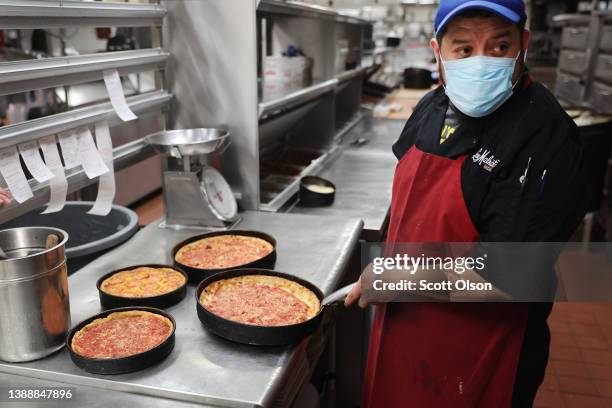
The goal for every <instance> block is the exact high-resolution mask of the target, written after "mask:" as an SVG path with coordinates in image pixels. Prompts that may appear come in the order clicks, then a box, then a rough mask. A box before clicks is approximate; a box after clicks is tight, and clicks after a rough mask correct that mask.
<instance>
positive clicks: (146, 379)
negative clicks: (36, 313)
mask: <svg viewBox="0 0 612 408" xmlns="http://www.w3.org/2000/svg"><path fill="white" fill-rule="evenodd" d="M241 217H242V221H241V222H240V223H239V224H238V225H237V227H236V228H241V229H256V230H261V231H264V232H267V233H269V234H271V235H272V236H274V237H275V238H276V239H277V240H278V246H277V251H278V259H277V262H276V268H275V269H276V270H279V271H285V272H289V273H293V274H295V275H297V276H300V277H302V278H304V279H307V280H309V281H310V282H312V283H314V284H315V285H317V286H318V287H319V288H320V289H321V290H322V291H323V292H324V293H326V294H327V293H330V292H332V291H333V290H334V289H335V288H336V286H337V285H338V283H339V281H340V279H341V277H342V273H343V271H344V268H345V266H346V264H347V262H348V260H349V256H350V255H351V253H352V251H353V249H354V246H355V245H356V243H357V241H358V239H359V235H360V233H361V229H362V226H363V223H362V222H361V221H360V220H358V219H349V218H346V217H333V216H331V217H326V218H325V220H324V222H321V221H322V220H321V219H320V218H319V217H313V216H308V215H299V214H278V213H263V212H245V213H242V214H241ZM198 233H199V231H197V230H182V231H174V230H168V229H160V228H158V226H157V223H154V224H151V225H149V226H147V227H146V228H144V229H143V230H142V231H140V232H138V233H137V234H136V235H135V236H134V237H133V238H132V239H131V240H130V241H128V242H127V243H126V244H124V245H122V246H120V247H119V248H117V249H115V250H113V251H111V252H109V253H107V254H105V255H103V256H101V257H100V258H98V259H97V260H95V261H94V262H92V263H90V264H89V265H87V266H86V267H84V268H83V269H81V270H80V271H79V272H78V273H76V274H74V275H72V276H70V278H69V289H70V306H71V311H72V322H73V325H75V324H77V323H78V322H79V321H81V320H83V319H85V318H86V317H88V316H91V315H93V314H96V313H98V312H99V311H100V303H99V299H98V293H97V290H96V287H95V282H96V280H97V279H98V278H99V277H100V276H102V275H103V274H104V273H106V272H108V271H111V270H115V269H118V268H121V267H124V266H129V265H134V264H142V263H170V262H171V257H170V249H171V248H172V247H173V246H174V245H175V244H176V243H178V242H180V241H181V240H183V239H185V238H187V237H189V236H192V235H195V234H198ZM194 291H195V288H194V287H193V286H190V287H189V290H188V293H187V298H186V299H184V300H183V301H182V302H181V303H179V304H178V305H175V306H173V307H170V308H168V309H167V310H168V311H169V312H170V313H171V314H172V315H173V316H174V317H175V319H176V321H177V329H176V346H175V349H174V350H173V352H172V353H171V354H170V356H169V357H168V358H167V359H166V360H164V361H163V362H161V363H160V364H158V365H155V366H153V367H150V368H148V369H145V370H142V371H138V372H135V373H130V374H122V375H114V376H100V375H94V374H89V373H87V372H85V371H82V370H80V369H79V368H77V367H76V366H75V365H74V364H73V363H72V361H70V357H69V355H68V352H67V351H66V350H65V349H64V350H62V351H60V352H58V353H57V354H54V355H52V356H50V357H48V358H45V359H42V360H38V361H34V362H30V363H23V364H8V363H1V362H0V372H3V373H6V374H16V375H18V376H26V377H35V378H38V379H42V380H50V381H58V382H62V383H67V384H74V385H83V386H87V387H96V388H102V389H109V390H113V391H123V392H133V393H137V394H145V395H150V396H158V397H162V398H166V399H176V400H181V401H187V402H198V403H203V404H210V405H213V406H224V407H260V406H262V407H271V406H275V407H276V406H281V407H282V406H287V405H288V404H289V403H290V402H291V401H292V400H293V398H294V397H295V395H296V393H297V391H298V390H299V388H300V387H301V385H302V384H303V383H304V381H306V380H307V378H308V376H309V375H310V370H311V369H312V365H313V364H314V361H312V360H313V359H312V356H313V355H316V350H317V347H318V348H321V347H323V344H317V343H320V342H321V339H319V341H314V340H313V339H315V340H316V339H317V336H313V337H312V338H311V339H309V340H310V341H309V340H306V341H303V342H302V343H300V344H299V345H297V346H290V347H254V346H243V345H239V344H235V343H231V342H229V341H226V340H223V339H220V338H217V337H215V336H214V335H211V334H208V333H207V332H206V331H205V330H204V328H203V327H202V326H201V324H200V321H199V320H198V318H197V314H196V310H195V299H194V297H195V295H194ZM13 377H15V379H16V380H17V379H19V378H18V377H16V376H13ZM76 392H79V390H78V389H77V391H76ZM84 392H87V391H84ZM150 400H151V399H150V398H148V399H147V400H146V401H147V402H146V403H144V404H143V406H147V407H149V406H151V404H150ZM161 402H162V401H160V403H161ZM131 405H132V406H140V405H139V403H138V402H137V401H136V399H134V404H131Z"/></svg>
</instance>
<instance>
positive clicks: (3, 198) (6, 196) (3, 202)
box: [0, 188, 13, 207]
mask: <svg viewBox="0 0 612 408" xmlns="http://www.w3.org/2000/svg"><path fill="white" fill-rule="evenodd" d="M12 200H13V199H12V198H11V193H9V192H8V191H7V190H5V189H3V188H0V206H1V207H5V206H7V205H9V204H10V203H11V201H12Z"/></svg>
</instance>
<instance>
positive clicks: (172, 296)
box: [96, 264, 189, 309]
mask: <svg viewBox="0 0 612 408" xmlns="http://www.w3.org/2000/svg"><path fill="white" fill-rule="evenodd" d="M140 267H149V268H169V269H173V270H175V271H177V272H180V273H181V274H182V275H183V276H185V283H184V284H183V285H182V286H181V287H179V288H177V289H176V290H173V291H172V292H168V293H164V294H163V295H158V296H149V297H125V296H115V295H111V294H110V293H106V292H104V291H103V290H102V289H100V287H101V286H102V282H104V281H105V280H106V279H108V278H110V277H111V276H113V275H114V274H116V273H117V272H121V271H127V270H131V269H136V268H140ZM188 278H189V277H188V276H187V274H186V273H185V272H183V271H182V270H181V269H179V268H177V267H175V266H170V265H159V264H146V265H133V266H126V267H124V268H121V269H117V270H115V271H112V272H109V273H107V274H106V275H104V276H102V277H101V278H100V279H98V282H96V287H97V288H98V294H99V296H100V304H101V305H102V307H104V308H106V309H110V308H114V307H128V306H146V307H157V308H161V309H165V308H166V307H170V306H172V305H175V304H177V303H179V302H180V301H181V300H183V299H184V298H185V296H186V295H187V280H188Z"/></svg>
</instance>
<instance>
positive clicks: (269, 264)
mask: <svg viewBox="0 0 612 408" xmlns="http://www.w3.org/2000/svg"><path fill="white" fill-rule="evenodd" d="M219 235H243V236H247V237H256V238H261V239H263V240H264V241H267V242H269V243H270V244H272V247H273V248H274V249H273V251H272V252H270V253H269V254H268V255H266V256H264V257H263V258H260V259H257V260H256V261H253V262H250V263H247V264H243V265H234V266H232V267H229V268H219V269H202V268H194V267H192V266H189V265H185V264H182V263H180V262H177V261H176V259H174V258H175V256H176V253H177V252H178V250H179V249H181V248H182V247H184V246H185V245H187V244H190V243H192V242H194V241H198V240H200V239H203V238H209V237H216V236H219ZM172 259H173V262H174V265H176V266H178V267H179V268H181V269H183V270H184V271H185V272H187V275H188V276H189V280H190V282H193V283H198V282H200V281H201V280H202V279H204V278H206V277H208V276H211V275H213V274H216V273H218V272H223V271H229V270H233V269H241V268H263V269H272V268H274V265H275V264H276V239H274V238H273V237H272V236H271V235H268V234H266V233H265V232H260V231H247V230H229V231H215V232H209V233H206V234H201V235H196V236H194V237H191V238H188V239H186V240H184V241H182V242H180V243H178V244H177V245H175V246H174V248H172Z"/></svg>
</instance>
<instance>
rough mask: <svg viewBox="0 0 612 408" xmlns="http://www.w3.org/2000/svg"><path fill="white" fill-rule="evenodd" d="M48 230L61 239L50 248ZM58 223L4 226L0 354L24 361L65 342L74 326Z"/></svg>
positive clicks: (0, 235) (6, 358)
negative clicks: (69, 330)
mask: <svg viewBox="0 0 612 408" xmlns="http://www.w3.org/2000/svg"><path fill="white" fill-rule="evenodd" d="M49 235H56V236H57V237H58V242H57V244H55V245H53V246H51V247H50V248H48V249H47V248H46V244H47V239H48V237H49ZM67 240H68V234H67V233H66V232H65V231H63V230H61V229H57V228H50V227H24V228H12V229H5V230H2V231H0V247H2V248H3V250H4V252H5V254H6V255H7V258H8V259H2V260H0V332H1V333H2V336H0V359H1V360H4V361H9V362H23V361H31V360H36V359H39V358H42V357H45V356H47V355H49V354H51V353H53V352H54V351H57V350H59V349H61V348H62V347H63V346H64V340H65V339H66V333H67V331H68V329H69V327H70V305H69V302H68V274H67V268H66V256H65V244H66V241H67Z"/></svg>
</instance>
